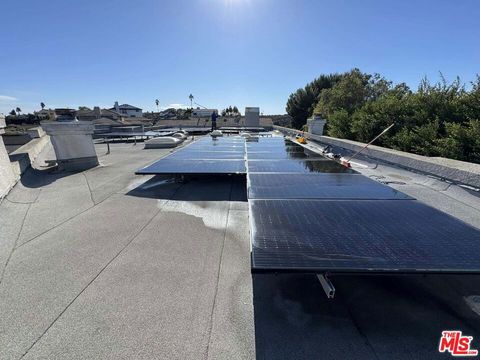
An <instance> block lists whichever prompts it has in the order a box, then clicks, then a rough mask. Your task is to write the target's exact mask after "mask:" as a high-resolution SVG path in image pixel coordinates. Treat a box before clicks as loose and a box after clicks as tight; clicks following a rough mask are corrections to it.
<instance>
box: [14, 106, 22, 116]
mask: <svg viewBox="0 0 480 360" xmlns="http://www.w3.org/2000/svg"><path fill="white" fill-rule="evenodd" d="M15 111H16V112H17V114H18V115H20V113H21V112H22V109H20V108H19V107H18V106H17V108H16V109H15Z"/></svg>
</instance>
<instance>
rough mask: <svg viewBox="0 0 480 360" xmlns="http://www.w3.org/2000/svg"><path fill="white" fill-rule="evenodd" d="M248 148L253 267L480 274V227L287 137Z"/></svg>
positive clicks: (287, 269)
mask: <svg viewBox="0 0 480 360" xmlns="http://www.w3.org/2000/svg"><path fill="white" fill-rule="evenodd" d="M246 149H247V172H248V175H247V179H248V198H249V208H250V222H251V234H250V236H251V248H252V271H254V272H314V273H323V272H330V273H335V272H349V273H370V272H387V273H398V272H403V273H416V272H422V273H426V272H450V273H457V272H458V273H461V272H470V273H471V272H480V256H479V255H478V254H480V231H478V230H477V229H475V228H473V227H471V226H469V225H467V224H465V223H463V222H461V221H459V220H457V219H455V218H453V217H451V216H449V215H447V214H445V213H442V212H440V211H438V210H436V209H434V208H431V207H429V206H427V205H425V204H422V203H421V202H419V201H417V200H415V199H413V198H411V197H409V196H408V195H406V194H404V193H402V192H399V191H396V190H394V189H392V188H390V187H388V186H385V185H383V184H380V183H378V182H376V181H373V180H371V179H369V178H367V177H365V176H363V175H361V174H358V173H356V172H355V171H353V170H351V169H348V168H346V167H344V166H341V165H340V164H338V163H336V162H334V161H330V160H327V159H324V158H323V159H322V158H318V157H316V156H313V157H312V156H309V154H308V152H307V151H304V150H303V148H302V147H301V146H299V145H297V144H293V143H292V142H289V141H284V140H283V139H281V138H273V139H270V138H264V139H258V140H257V141H255V142H252V143H249V142H247V147H246ZM303 155H305V156H303Z"/></svg>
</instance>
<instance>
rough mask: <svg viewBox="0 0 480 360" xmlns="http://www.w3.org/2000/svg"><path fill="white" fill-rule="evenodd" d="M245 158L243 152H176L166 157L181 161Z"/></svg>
mask: <svg viewBox="0 0 480 360" xmlns="http://www.w3.org/2000/svg"><path fill="white" fill-rule="evenodd" d="M244 157H245V155H244V153H243V152H234V151H191V150H190V151H177V152H174V153H172V154H171V155H170V156H168V158H169V159H179V160H180V159H183V160H202V159H205V160H213V159H219V160H227V159H235V160H243V159H244Z"/></svg>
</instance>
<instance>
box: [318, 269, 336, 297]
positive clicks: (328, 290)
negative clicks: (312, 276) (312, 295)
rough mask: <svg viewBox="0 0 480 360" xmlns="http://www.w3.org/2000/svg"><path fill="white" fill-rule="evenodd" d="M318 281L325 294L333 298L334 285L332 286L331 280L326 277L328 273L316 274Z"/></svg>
mask: <svg viewBox="0 0 480 360" xmlns="http://www.w3.org/2000/svg"><path fill="white" fill-rule="evenodd" d="M317 278H318V281H320V284H321V285H322V288H323V291H325V295H327V298H329V299H333V298H334V297H335V286H333V284H332V282H331V281H330V279H329V278H328V274H326V273H325V274H317Z"/></svg>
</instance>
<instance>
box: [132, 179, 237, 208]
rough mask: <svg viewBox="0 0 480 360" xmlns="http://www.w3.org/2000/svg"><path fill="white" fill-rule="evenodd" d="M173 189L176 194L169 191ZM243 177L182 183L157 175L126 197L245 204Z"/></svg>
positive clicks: (193, 180) (188, 180)
mask: <svg viewBox="0 0 480 360" xmlns="http://www.w3.org/2000/svg"><path fill="white" fill-rule="evenodd" d="M172 189H175V191H172ZM246 189H247V187H246V178H245V176H228V175H225V176H222V175H215V176H213V175H204V176H186V177H184V178H183V179H182V180H179V179H176V178H175V177H174V176H169V175H156V176H154V177H152V178H151V179H150V180H148V181H145V182H144V183H142V184H141V185H139V186H138V187H136V188H135V189H132V190H130V191H129V192H128V193H127V195H129V196H137V197H144V198H152V199H159V200H176V201H242V202H246V201H247V190H246Z"/></svg>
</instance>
